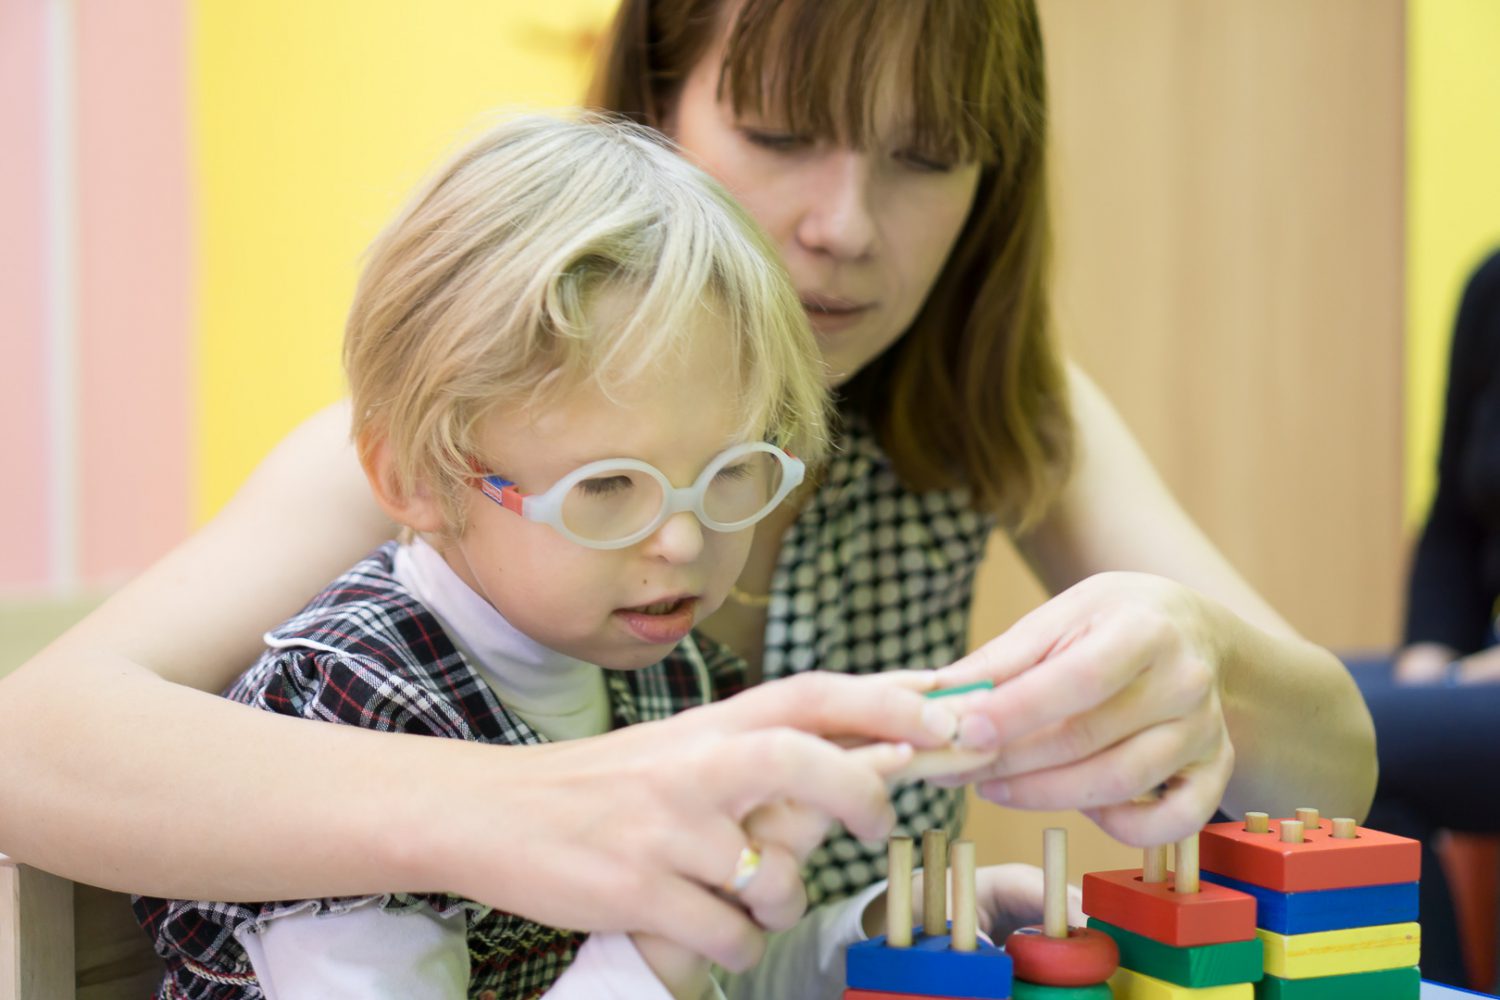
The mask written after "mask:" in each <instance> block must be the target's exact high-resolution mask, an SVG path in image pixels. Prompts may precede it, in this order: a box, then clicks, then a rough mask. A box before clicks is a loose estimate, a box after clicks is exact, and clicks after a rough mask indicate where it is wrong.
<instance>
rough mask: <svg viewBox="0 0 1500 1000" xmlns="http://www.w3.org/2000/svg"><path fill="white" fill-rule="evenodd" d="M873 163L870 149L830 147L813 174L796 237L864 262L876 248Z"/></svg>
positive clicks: (823, 250) (821, 250)
mask: <svg viewBox="0 0 1500 1000" xmlns="http://www.w3.org/2000/svg"><path fill="white" fill-rule="evenodd" d="M873 170H874V164H873V162H872V160H871V157H870V156H869V154H867V153H862V152H857V151H854V150H845V149H836V150H831V151H829V152H827V153H826V154H824V155H823V156H822V157H820V159H819V161H818V162H817V163H816V164H814V165H813V167H812V169H811V170H810V171H809V172H808V180H809V185H808V188H807V189H806V192H805V197H806V199H807V203H806V205H805V207H804V210H803V212H802V215H801V218H799V219H798V222H797V240H798V242H799V243H801V244H802V246H803V247H805V248H806V249H808V250H811V251H813V252H816V253H825V254H828V255H830V256H832V257H836V258H839V259H841V260H859V259H861V258H863V257H866V256H868V255H869V254H870V253H871V252H872V251H873V250H874V249H875V239H876V226H875V217H874V213H873V211H872V208H873V206H872V204H871V195H872V193H873Z"/></svg>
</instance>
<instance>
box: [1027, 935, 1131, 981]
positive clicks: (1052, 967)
mask: <svg viewBox="0 0 1500 1000" xmlns="http://www.w3.org/2000/svg"><path fill="white" fill-rule="evenodd" d="M1005 953H1006V954H1007V955H1009V956H1010V960H1011V962H1013V963H1014V965H1013V966H1012V970H1013V972H1014V974H1015V977H1016V978H1017V979H1024V980H1026V981H1027V982H1028V983H1036V984H1038V985H1041V986H1092V985H1093V984H1094V983H1102V982H1104V981H1105V980H1106V979H1108V978H1109V977H1110V976H1112V975H1114V973H1115V970H1116V969H1118V968H1119V967H1120V946H1119V945H1117V944H1115V939H1114V938H1112V937H1110V936H1109V935H1108V934H1106V933H1104V932H1103V931H1100V930H1094V929H1093V928H1091V927H1069V928H1068V936H1067V937H1065V938H1052V937H1048V936H1047V934H1046V932H1045V931H1043V929H1042V928H1041V927H1036V926H1032V927H1022V928H1021V929H1020V930H1018V931H1016V932H1015V933H1014V934H1012V935H1011V936H1010V937H1009V938H1007V939H1006V941H1005Z"/></svg>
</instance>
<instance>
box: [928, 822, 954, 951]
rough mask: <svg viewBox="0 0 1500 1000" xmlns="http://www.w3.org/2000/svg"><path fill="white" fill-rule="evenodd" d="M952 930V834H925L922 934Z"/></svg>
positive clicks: (930, 831) (934, 934)
mask: <svg viewBox="0 0 1500 1000" xmlns="http://www.w3.org/2000/svg"><path fill="white" fill-rule="evenodd" d="M947 930H948V833H947V831H945V830H928V831H927V832H926V833H924V834H922V933H923V934H926V935H928V936H929V937H935V936H937V935H939V934H944V933H947Z"/></svg>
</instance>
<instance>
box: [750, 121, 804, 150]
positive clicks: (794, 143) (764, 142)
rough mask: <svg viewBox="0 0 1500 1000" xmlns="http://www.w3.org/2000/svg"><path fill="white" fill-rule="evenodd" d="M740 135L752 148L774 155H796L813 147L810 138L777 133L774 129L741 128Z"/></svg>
mask: <svg viewBox="0 0 1500 1000" xmlns="http://www.w3.org/2000/svg"><path fill="white" fill-rule="evenodd" d="M740 134H741V135H743V136H744V137H745V139H746V140H747V141H748V142H749V143H750V144H751V145H752V146H759V147H760V148H761V149H768V150H770V151H771V152H773V153H795V152H799V151H801V150H804V149H808V148H810V147H811V146H812V145H813V140H812V138H811V137H810V136H805V135H798V134H796V133H795V132H777V131H776V130H774V129H762V128H747V127H744V126H741V128H740Z"/></svg>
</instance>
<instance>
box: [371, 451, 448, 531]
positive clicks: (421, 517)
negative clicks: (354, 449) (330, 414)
mask: <svg viewBox="0 0 1500 1000" xmlns="http://www.w3.org/2000/svg"><path fill="white" fill-rule="evenodd" d="M358 446H359V464H360V465H361V466H363V467H364V470H365V479H366V480H368V481H369V483H370V492H371V493H373V494H374V495H375V502H376V503H378V504H380V509H381V510H383V511H385V513H386V516H387V517H389V518H390V519H391V520H393V521H395V522H396V523H397V524H402V525H405V526H406V527H408V528H411V529H412V530H413V531H419V532H424V533H429V534H432V533H437V532H440V531H442V530H443V528H444V527H446V526H447V523H448V520H447V518H446V517H445V516H444V512H443V505H442V503H441V502H440V501H439V500H438V498H437V496H436V495H434V493H433V492H432V490H431V489H429V488H428V487H427V485H426V484H425V483H421V482H418V483H417V484H416V485H415V486H414V487H412V488H411V489H403V488H402V487H401V484H400V482H399V481H398V479H397V476H396V462H395V457H394V456H393V454H392V452H391V442H390V438H388V437H386V436H385V435H384V434H375V433H367V434H366V435H362V436H361V438H360V440H359V442H358Z"/></svg>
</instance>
